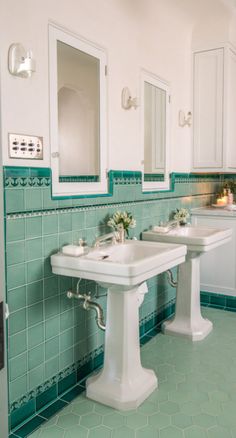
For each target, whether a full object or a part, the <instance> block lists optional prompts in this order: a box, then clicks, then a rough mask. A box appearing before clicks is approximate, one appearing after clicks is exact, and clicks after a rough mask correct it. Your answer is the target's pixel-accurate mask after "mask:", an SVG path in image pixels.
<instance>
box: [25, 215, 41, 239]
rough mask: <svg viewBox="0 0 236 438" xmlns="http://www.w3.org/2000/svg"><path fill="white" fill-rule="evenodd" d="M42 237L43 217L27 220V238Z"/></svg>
mask: <svg viewBox="0 0 236 438" xmlns="http://www.w3.org/2000/svg"><path fill="white" fill-rule="evenodd" d="M41 235H42V217H40V216H36V217H28V218H27V219H26V238H27V239H31V238H33V237H39V236H41Z"/></svg>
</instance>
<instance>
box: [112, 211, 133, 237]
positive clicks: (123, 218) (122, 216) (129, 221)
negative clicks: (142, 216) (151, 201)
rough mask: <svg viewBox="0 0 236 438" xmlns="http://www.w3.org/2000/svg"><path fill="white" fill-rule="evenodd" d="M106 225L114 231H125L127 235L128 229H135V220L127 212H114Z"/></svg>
mask: <svg viewBox="0 0 236 438" xmlns="http://www.w3.org/2000/svg"><path fill="white" fill-rule="evenodd" d="M107 225H108V226H109V227H111V228H113V229H114V230H116V231H121V230H125V231H126V233H127V235H129V228H135V227H136V220H135V219H134V218H133V216H132V214H131V213H128V212H127V211H123V212H121V211H116V212H115V213H114V214H113V216H112V217H111V218H110V219H109V220H108V222H107Z"/></svg>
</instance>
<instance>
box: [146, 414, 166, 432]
mask: <svg viewBox="0 0 236 438" xmlns="http://www.w3.org/2000/svg"><path fill="white" fill-rule="evenodd" d="M148 423H149V424H150V426H155V427H158V428H159V429H161V428H163V427H167V426H169V425H170V416H169V415H166V414H161V413H157V414H153V415H150V417H149V418H148Z"/></svg>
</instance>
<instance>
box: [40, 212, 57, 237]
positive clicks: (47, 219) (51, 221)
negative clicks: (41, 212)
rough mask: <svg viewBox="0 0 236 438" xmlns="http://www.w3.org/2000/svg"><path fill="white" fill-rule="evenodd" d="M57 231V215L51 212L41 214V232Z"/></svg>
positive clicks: (52, 232) (54, 232) (51, 232)
mask: <svg viewBox="0 0 236 438" xmlns="http://www.w3.org/2000/svg"><path fill="white" fill-rule="evenodd" d="M56 233H58V215H57V214H51V215H46V216H43V234H44V235H47V234H56Z"/></svg>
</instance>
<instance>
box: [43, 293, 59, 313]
mask: <svg viewBox="0 0 236 438" xmlns="http://www.w3.org/2000/svg"><path fill="white" fill-rule="evenodd" d="M59 307H60V306H59V297H58V296H55V297H53V298H49V299H47V300H44V310H45V318H52V317H53V316H56V315H58V313H59Z"/></svg>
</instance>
